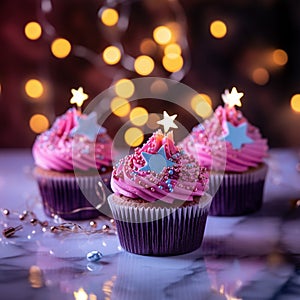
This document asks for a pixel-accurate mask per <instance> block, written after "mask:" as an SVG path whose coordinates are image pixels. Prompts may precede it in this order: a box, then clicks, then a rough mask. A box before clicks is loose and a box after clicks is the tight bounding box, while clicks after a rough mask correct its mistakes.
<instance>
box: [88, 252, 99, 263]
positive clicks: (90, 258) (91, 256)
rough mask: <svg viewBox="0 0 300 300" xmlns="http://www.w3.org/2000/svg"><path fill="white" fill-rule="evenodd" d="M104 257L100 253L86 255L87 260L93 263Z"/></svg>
mask: <svg viewBox="0 0 300 300" xmlns="http://www.w3.org/2000/svg"><path fill="white" fill-rule="evenodd" d="M102 257H103V254H102V253H101V252H99V251H96V250H94V251H91V252H89V253H88V254H87V255H86V259H87V260H88V261H91V262H96V261H99V260H100V259H101V258H102Z"/></svg>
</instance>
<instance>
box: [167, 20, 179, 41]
mask: <svg viewBox="0 0 300 300" xmlns="http://www.w3.org/2000/svg"><path fill="white" fill-rule="evenodd" d="M165 26H166V27H167V28H169V29H170V31H171V34H172V37H171V40H170V43H173V42H175V41H178V40H179V39H180V38H181V36H182V28H181V25H180V24H179V23H178V22H168V23H166V24H165Z"/></svg>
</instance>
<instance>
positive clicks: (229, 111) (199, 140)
mask: <svg viewBox="0 0 300 300" xmlns="http://www.w3.org/2000/svg"><path fill="white" fill-rule="evenodd" d="M227 122H229V123H231V124H232V125H233V126H239V125H241V124H244V123H246V124H247V130H246V134H247V136H248V137H249V138H250V139H251V140H252V142H249V143H245V144H242V146H241V148H240V149H235V148H234V147H233V145H232V144H231V143H230V142H229V141H226V144H225V145H224V143H225V142H224V141H222V138H223V137H224V136H226V134H227V130H228V126H227V125H226V123H227ZM179 145H180V146H181V147H182V148H183V149H184V150H185V151H186V152H187V153H189V154H191V155H193V156H194V157H195V158H196V159H197V161H198V162H199V163H200V164H201V165H203V166H206V167H207V168H209V169H214V170H216V171H226V172H244V171H246V170H248V169H249V168H251V167H257V166H258V165H259V164H260V163H262V162H263V160H264V158H265V157H266V156H267V152H268V145H267V140H266V139H264V138H262V136H261V133H260V131H259V129H258V128H257V127H255V126H253V125H251V124H250V123H249V122H248V121H247V119H246V118H245V117H244V116H243V114H242V112H241V111H239V110H236V109H235V108H234V107H233V108H229V107H227V106H225V107H222V106H219V107H218V108H217V109H216V110H215V113H214V114H213V115H212V117H211V118H210V119H207V120H206V121H204V122H203V123H202V124H200V125H198V126H196V127H195V128H193V130H192V132H191V133H190V134H189V135H188V136H187V137H186V138H185V139H184V140H183V141H182V142H181V143H180V144H179ZM225 146H226V147H225Z"/></svg>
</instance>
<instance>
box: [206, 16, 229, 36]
mask: <svg viewBox="0 0 300 300" xmlns="http://www.w3.org/2000/svg"><path fill="white" fill-rule="evenodd" d="M210 33H211V35H212V36H213V37H215V38H217V39H221V38H223V37H224V36H225V35H226V33H227V26H226V24H225V23H224V22H223V21H220V20H216V21H213V22H212V23H211V24H210Z"/></svg>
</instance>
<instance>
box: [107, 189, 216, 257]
mask: <svg viewBox="0 0 300 300" xmlns="http://www.w3.org/2000/svg"><path fill="white" fill-rule="evenodd" d="M108 203H109V205H110V208H111V210H112V214H113V216H114V218H115V221H116V225H117V231H118V236H119V239H120V244H121V246H122V247H123V248H124V249H125V250H127V251H129V252H132V253H136V254H142V255H154V256H167V255H177V254H183V253H187V252H191V251H194V250H196V249H197V248H199V247H200V245H201V243H202V239H203V234H204V229H205V224H206V218H207V214H208V210H209V207H210V203H211V196H210V195H208V194H205V195H204V196H202V197H201V200H200V201H199V203H197V204H195V203H194V204H187V205H186V206H181V207H170V208H166V207H161V206H157V205H155V203H139V202H137V201H135V200H130V201H128V200H127V201H124V200H123V199H122V197H119V196H117V195H115V194H112V195H110V196H108Z"/></svg>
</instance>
